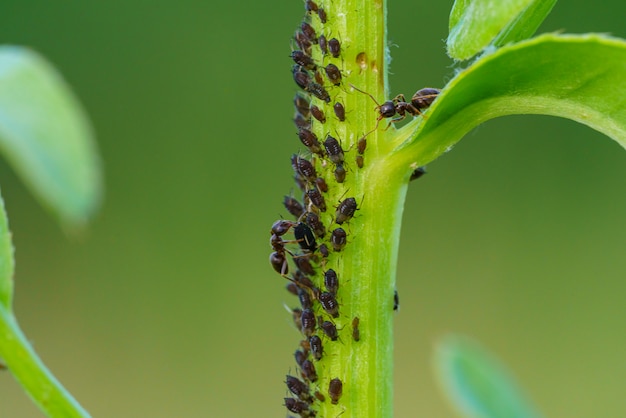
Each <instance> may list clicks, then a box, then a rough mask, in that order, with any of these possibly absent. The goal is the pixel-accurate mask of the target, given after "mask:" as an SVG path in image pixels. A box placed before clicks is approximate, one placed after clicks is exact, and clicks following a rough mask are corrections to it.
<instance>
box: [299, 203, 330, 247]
mask: <svg viewBox="0 0 626 418" xmlns="http://www.w3.org/2000/svg"><path fill="white" fill-rule="evenodd" d="M304 222H305V223H306V224H307V225H308V226H309V227H310V228H311V229H312V230H313V232H315V235H316V236H317V237H318V238H324V235H326V227H325V226H324V224H323V223H322V221H321V220H320V217H319V216H317V214H316V213H314V212H307V214H306V216H305V218H304ZM322 246H324V247H326V245H325V244H322V245H321V246H320V251H321V249H322ZM322 255H323V254H322Z"/></svg>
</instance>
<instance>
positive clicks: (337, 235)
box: [330, 228, 348, 251]
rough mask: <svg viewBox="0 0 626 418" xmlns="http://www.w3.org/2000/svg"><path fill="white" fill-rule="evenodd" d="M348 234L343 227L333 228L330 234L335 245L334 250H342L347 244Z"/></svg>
mask: <svg viewBox="0 0 626 418" xmlns="http://www.w3.org/2000/svg"><path fill="white" fill-rule="evenodd" d="M347 237H348V234H346V231H344V229H343V228H337V229H335V230H333V232H332V234H331V235H330V243H331V244H332V245H333V250H335V251H341V250H343V247H345V246H346V243H347Z"/></svg>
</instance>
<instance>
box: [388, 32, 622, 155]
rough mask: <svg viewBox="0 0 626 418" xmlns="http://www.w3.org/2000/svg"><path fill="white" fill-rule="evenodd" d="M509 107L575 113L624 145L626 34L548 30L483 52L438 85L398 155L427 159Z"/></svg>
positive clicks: (515, 111) (404, 134) (405, 133)
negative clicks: (620, 36)
mask: <svg viewBox="0 0 626 418" xmlns="http://www.w3.org/2000/svg"><path fill="white" fill-rule="evenodd" d="M513 114H543V115H552V116H560V117H563V118H568V119H572V120H574V121H577V122H580V123H582V124H585V125H587V126H589V127H591V128H593V129H595V130H597V131H599V132H602V133H604V134H606V135H607V136H609V137H610V138H612V139H614V140H615V141H617V142H618V143H619V144H620V145H622V146H623V147H626V41H624V40H621V39H615V38H610V37H607V36H602V35H595V34H591V35H555V34H548V35H542V36H539V37H536V38H533V39H531V40H528V41H523V42H520V43H517V44H513V45H510V46H506V47H503V48H501V49H499V50H497V51H495V52H493V53H491V54H488V55H485V56H483V57H481V58H480V59H479V60H477V61H476V62H474V63H473V64H472V65H471V66H470V67H469V68H467V69H466V70H464V71H462V72H460V73H459V74H458V75H457V76H456V77H455V78H454V79H453V80H452V81H451V82H450V83H449V84H448V85H447V86H446V87H445V88H444V89H443V90H442V92H441V94H440V95H439V97H438V99H437V100H436V101H435V102H434V103H433V105H432V106H431V108H430V109H429V110H428V113H427V117H425V118H424V120H419V119H416V120H414V121H413V122H411V123H410V124H408V125H407V126H405V127H403V128H402V129H401V130H400V131H399V132H398V133H399V134H400V135H398V142H400V141H402V144H401V145H399V148H398V151H400V149H401V151H402V152H400V153H399V154H404V155H405V158H407V159H409V160H410V161H411V162H412V161H416V162H417V163H418V164H419V165H424V164H426V163H428V162H430V161H432V160H434V159H435V158H437V157H438V156H439V155H441V154H443V153H444V152H445V151H446V150H448V149H449V148H450V147H451V146H452V145H453V144H455V143H456V142H457V141H458V140H459V139H461V138H462V137H463V136H464V135H465V134H466V133H467V132H469V131H470V130H471V129H473V128H474V127H476V126H478V125H479V124H481V123H483V122H485V121H487V120H489V119H493V118H496V117H499V116H504V115H513ZM406 148H410V150H411V151H410V152H404V151H407V149H406Z"/></svg>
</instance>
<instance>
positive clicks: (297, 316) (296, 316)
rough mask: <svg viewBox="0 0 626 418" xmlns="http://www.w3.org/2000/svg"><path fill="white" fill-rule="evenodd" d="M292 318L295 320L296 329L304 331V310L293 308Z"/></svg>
mask: <svg viewBox="0 0 626 418" xmlns="http://www.w3.org/2000/svg"><path fill="white" fill-rule="evenodd" d="M291 317H292V319H293V323H294V325H295V326H296V328H297V329H302V321H301V317H302V309H300V308H293V309H292V310H291Z"/></svg>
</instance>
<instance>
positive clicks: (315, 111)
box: [311, 105, 326, 123]
mask: <svg viewBox="0 0 626 418" xmlns="http://www.w3.org/2000/svg"><path fill="white" fill-rule="evenodd" d="M311 114H312V115H313V117H314V118H315V119H317V120H318V121H320V122H321V123H324V122H326V115H325V114H324V112H323V111H322V109H320V108H319V107H317V106H315V105H313V106H311Z"/></svg>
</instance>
